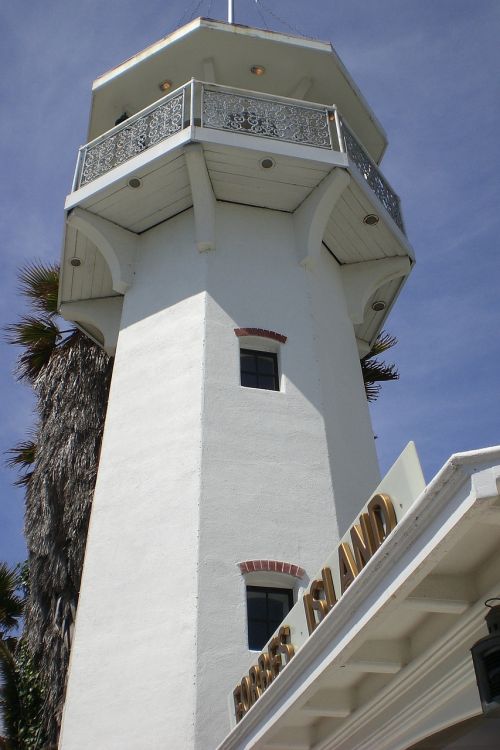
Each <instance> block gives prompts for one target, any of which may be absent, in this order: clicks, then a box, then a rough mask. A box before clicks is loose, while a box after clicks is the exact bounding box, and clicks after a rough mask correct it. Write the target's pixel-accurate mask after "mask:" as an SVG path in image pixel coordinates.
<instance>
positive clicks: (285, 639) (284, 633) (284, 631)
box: [278, 625, 295, 666]
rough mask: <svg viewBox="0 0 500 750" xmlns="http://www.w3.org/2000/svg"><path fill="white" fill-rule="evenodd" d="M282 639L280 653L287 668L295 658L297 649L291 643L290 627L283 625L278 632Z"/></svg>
mask: <svg viewBox="0 0 500 750" xmlns="http://www.w3.org/2000/svg"><path fill="white" fill-rule="evenodd" d="M278 638H279V639H280V653H281V654H283V656H284V657H285V666H286V665H287V664H288V662H289V661H290V660H291V659H292V658H293V657H294V655H295V649H294V647H293V646H292V644H291V643H290V628H289V627H288V625H282V627H281V628H280V629H279V632H278Z"/></svg>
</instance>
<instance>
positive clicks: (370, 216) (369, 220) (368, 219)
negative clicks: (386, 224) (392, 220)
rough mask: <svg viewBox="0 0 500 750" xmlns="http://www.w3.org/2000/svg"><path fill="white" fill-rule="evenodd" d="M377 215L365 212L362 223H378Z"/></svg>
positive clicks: (369, 224) (370, 225)
mask: <svg viewBox="0 0 500 750" xmlns="http://www.w3.org/2000/svg"><path fill="white" fill-rule="evenodd" d="M378 222H379V217H378V216H377V214H366V216H365V218H364V219H363V224H368V226H369V227H374V226H375V224H378Z"/></svg>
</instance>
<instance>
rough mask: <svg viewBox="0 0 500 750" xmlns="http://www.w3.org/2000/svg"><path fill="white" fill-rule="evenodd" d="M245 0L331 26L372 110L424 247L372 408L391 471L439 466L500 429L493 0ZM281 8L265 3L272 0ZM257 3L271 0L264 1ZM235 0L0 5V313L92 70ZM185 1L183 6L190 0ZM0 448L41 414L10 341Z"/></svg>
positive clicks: (57, 199)
mask: <svg viewBox="0 0 500 750" xmlns="http://www.w3.org/2000/svg"><path fill="white" fill-rule="evenodd" d="M263 2H264V4H263V5H262V1H261V2H259V3H255V1H254V0H235V12H236V21H237V22H240V23H246V24H250V25H254V26H261V27H262V26H263V25H264V24H263V21H262V17H263V18H264V19H265V21H266V23H267V25H268V26H269V28H271V29H274V30H281V31H287V30H288V31H290V29H289V28H287V26H286V25H285V24H284V23H283V22H282V20H281V19H285V20H286V21H287V22H288V23H289V24H290V25H291V26H292V27H293V28H294V29H295V30H298V31H301V32H302V33H303V34H304V35H305V36H312V37H316V38H321V39H324V40H329V41H332V42H333V44H334V46H335V48H336V50H337V52H338V53H339V54H340V56H341V58H342V60H343V61H344V63H345V64H346V66H347V68H348V69H349V70H350V72H351V74H352V75H353V77H354V79H355V80H356V82H357V84H358V85H359V87H360V88H361V90H362V91H363V93H364V95H365V96H366V98H367V99H368V101H369V103H370V104H371V106H372V107H373V109H374V110H375V112H376V114H377V116H378V118H379V119H380V120H381V122H382V124H383V125H384V127H385V129H386V131H387V133H388V137H389V148H388V151H387V154H386V157H385V159H384V162H383V171H384V173H385V175H386V176H387V177H388V179H389V181H390V182H391V183H392V184H393V185H394V187H395V188H396V190H397V191H398V192H399V194H400V195H401V198H402V201H403V211H404V216H405V221H406V227H407V232H408V235H409V238H410V241H411V242H412V244H413V246H414V248H415V252H416V257H417V265H416V268H415V270H414V272H413V273H412V275H411V277H410V280H409V281H408V283H407V285H406V287H405V288H404V290H403V293H402V294H401V296H400V298H399V300H398V302H397V304H396V307H395V309H394V311H393V312H392V314H391V317H390V318H389V321H388V325H387V328H388V330H389V331H390V332H391V333H393V334H395V335H396V336H397V337H398V339H399V344H398V346H397V348H396V349H395V350H393V352H394V353H393V359H394V360H395V361H396V362H397V364H398V367H399V369H400V373H401V379H400V381H399V382H397V383H393V384H388V385H387V386H385V388H384V389H383V392H382V396H381V397H380V399H379V401H378V402H377V404H376V405H375V406H374V408H373V410H372V414H373V422H374V429H375V432H376V434H377V435H378V440H377V446H378V450H379V456H380V463H381V468H382V471H385V470H386V469H387V468H388V467H389V466H390V465H391V464H392V462H393V460H394V459H395V458H396V457H397V455H398V454H399V452H400V451H401V449H402V448H403V447H404V445H405V444H406V442H407V441H408V440H409V439H414V440H415V441H416V443H417V448H418V449H419V453H420V456H421V460H422V464H423V467H424V472H425V474H426V477H427V479H430V478H431V477H432V476H433V475H434V474H435V472H436V471H437V470H438V469H439V468H440V466H441V465H442V464H443V463H444V462H445V461H446V459H447V458H448V457H449V456H450V455H451V454H452V453H454V452H457V451H462V450H470V449H473V448H479V447H484V446H487V445H494V444H497V443H500V438H499V425H500V400H499V377H500V375H499V373H500V337H499V324H498V316H499V308H500V304H499V292H498V278H499V276H500V273H499V271H500V261H499V243H500V239H499V238H500V212H499V203H500V184H499V183H500V179H499V177H498V174H499V164H500V137H499V132H500V128H499V117H500V91H499V88H500V45H499V44H498V38H499V35H500V3H498V0H376V1H375V0H335V2H332V1H331V0H328V1H327V0H312V2H307V3H306V2H299V0H288V2H285V0H263ZM267 9H270V10H271V11H272V14H271V13H270V12H269V11H268V10H267ZM259 11H260V14H261V15H259ZM225 12H226V3H225V0H212V1H211V0H202V2H192V3H190V4H189V3H188V4H182V3H180V2H177V1H176V2H170V3H165V2H159V0H143V2H141V3H137V2H132V0H108V1H107V2H102V0H100V2H97V0H81V1H80V2H76V1H75V0H64V2H63V0H45V2H43V3H41V2H38V3H30V2H27V0H18V2H16V3H3V4H2V8H1V9H0V24H1V28H2V45H1V48H0V63H1V66H2V67H1V69H2V72H3V75H2V78H1V81H0V87H1V88H0V101H1V105H2V113H3V116H2V118H1V122H0V149H1V151H2V154H1V164H2V173H3V179H2V180H1V181H0V205H1V209H2V210H1V213H0V222H1V227H0V229H1V237H2V254H3V261H2V269H3V271H2V275H1V276H0V283H1V285H2V291H1V294H0V325H2V326H3V325H5V324H6V323H8V322H10V321H12V320H14V319H15V318H16V316H18V315H19V314H20V312H21V310H22V301H21V300H20V298H19V296H18V294H17V281H16V270H17V268H18V267H19V266H20V265H22V264H23V263H24V262H26V261H28V260H32V259H34V258H41V259H45V260H57V259H58V257H59V252H60V247H61V237H62V225H63V203H64V197H65V195H66V193H67V192H68V191H69V188H70V185H71V179H72V174H73V170H74V165H75V160H76V154H77V149H78V146H79V145H80V144H81V143H82V142H83V141H84V139H85V131H86V125H87V118H88V107H89V102H90V86H91V82H92V80H93V79H94V78H95V77H96V76H97V75H98V74H100V73H102V72H104V71H105V70H107V69H108V68H110V67H112V66H114V65H116V64H117V63H119V62H121V61H122V60H124V59H125V58H127V57H128V56H129V55H131V54H133V53H135V52H137V51H138V50H140V49H141V48H143V47H145V46H146V45H147V44H149V43H151V42H153V41H155V40H156V39H159V38H160V37H162V36H164V35H165V34H166V33H168V32H169V31H171V30H173V29H174V28H175V27H176V26H178V24H179V21H180V20H181V19H182V20H183V21H186V20H190V18H192V17H194V16H197V15H205V16H210V17H213V18H222V19H223V18H225ZM183 15H184V18H182V17H183ZM0 349H1V357H2V359H1V365H2V366H1V368H0V387H1V389H2V399H1V401H0V404H1V424H2V429H1V433H0V451H1V452H2V455H3V454H4V451H5V450H6V449H7V448H8V447H10V446H12V445H13V444H15V443H16V442H18V441H19V440H21V439H23V438H24V437H25V436H26V434H27V432H28V431H29V428H30V424H31V422H32V399H31V396H30V393H29V390H28V389H27V388H26V387H24V386H22V385H19V384H16V382H15V380H14V378H13V375H12V371H13V369H14V363H15V351H14V350H13V349H12V348H11V347H8V346H6V345H5V344H4V343H2V344H1V345H0ZM13 479H14V475H13V473H12V472H11V471H9V470H8V469H6V468H5V467H4V466H3V464H2V465H1V466H0V560H7V561H9V562H15V561H18V560H21V559H23V557H24V555H25V551H24V544H23V540H22V533H21V529H22V515H23V508H22V504H23V498H22V492H21V491H20V490H18V489H16V488H14V487H13V486H12V482H13Z"/></svg>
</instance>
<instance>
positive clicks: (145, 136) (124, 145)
mask: <svg viewBox="0 0 500 750" xmlns="http://www.w3.org/2000/svg"><path fill="white" fill-rule="evenodd" d="M196 126H201V127H204V128H210V129H213V130H224V131H229V132H234V133H239V134H243V135H252V136H256V137H258V138H268V139H271V140H278V141H285V142H287V143H295V144H299V145H302V146H314V147H316V148H322V149H330V150H334V151H340V152H342V153H345V154H347V156H348V158H349V161H350V162H352V163H353V164H354V165H355V167H356V168H357V169H358V170H359V172H360V173H361V175H362V176H363V177H364V179H365V180H366V182H367V184H368V185H369V187H370V188H371V190H372V191H373V192H374V193H375V195H376V196H377V198H378V199H379V201H380V202H381V203H382V205H383V206H384V208H385V209H386V210H387V211H388V213H389V214H390V216H391V217H392V218H393V220H394V221H395V223H396V224H397V225H398V227H399V228H400V229H401V230H402V231H403V232H404V225H403V219H402V216H401V209H400V202H399V198H398V196H397V194H396V193H395V192H394V190H393V189H392V187H391V186H390V185H389V183H388V182H387V180H386V179H385V178H384V177H383V175H382V173H381V172H380V170H379V168H378V166H377V165H376V164H375V162H374V161H373V160H372V159H371V158H370V157H369V156H368V154H367V152H366V151H365V149H364V148H363V147H362V146H361V144H360V143H359V141H358V140H357V138H356V137H355V135H354V134H353V132H352V130H350V128H349V127H348V126H347V124H346V122H345V121H344V120H343V119H342V117H341V116H340V114H339V112H338V111H337V109H336V107H334V106H332V107H325V106H323V105H319V104H304V103H303V102H301V101H298V100H295V99H287V98H284V97H279V96H272V95H269V94H261V93H259V94H257V93H254V92H248V91H240V90H238V89H233V88H229V87H227V86H217V85H215V84H208V83H202V82H200V81H195V80H192V81H190V82H189V83H187V84H186V85H185V86H182V87H181V88H180V89H177V90H176V91H173V92H172V93H171V94H168V95H167V96H165V97H163V98H162V99H160V100H159V101H158V102H155V103H154V104H152V105H150V106H149V107H147V108H146V109H143V110H142V111H141V112H138V113H137V114H136V115H134V116H133V117H130V118H129V119H128V120H125V122H123V123H122V124H120V125H117V126H116V127H114V128H113V129H112V130H110V131H108V132H107V133H104V135H102V136H100V137H99V138H96V139H95V140H94V141H91V142H90V143H88V144H87V145H86V146H82V148H81V149H80V153H79V157H78V164H77V169H76V173H75V180H74V183H73V190H76V189H78V188H80V187H83V186H84V185H87V184H88V183H89V182H92V180H95V179H97V178H98V177H101V176H102V175H104V174H106V173H107V172H109V171H110V170H111V169H113V168H114V167H118V166H120V165H121V164H124V163H125V162H126V161H128V159H131V158H133V157H134V156H137V155H138V154H140V153H142V152H144V151H146V150H147V149H149V148H151V147H152V146H154V145H156V144H157V143H160V141H163V140H166V139H167V138H170V137H171V136H172V135H175V134H176V133H179V132H180V131H181V130H183V129H184V128H187V127H191V128H193V127H196Z"/></svg>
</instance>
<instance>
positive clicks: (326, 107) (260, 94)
mask: <svg viewBox="0 0 500 750" xmlns="http://www.w3.org/2000/svg"><path fill="white" fill-rule="evenodd" d="M192 80H193V83H199V84H201V85H202V86H213V87H214V89H215V90H216V91H217V90H220V89H222V90H224V91H228V92H231V93H233V94H242V95H243V96H248V98H249V99H269V100H270V101H273V102H275V101H280V102H283V103H284V104H290V105H291V106H293V107H302V109H318V110H322V111H324V112H333V111H335V110H336V109H337V107H336V105H335V104H321V103H320V102H309V101H304V99H293V98H291V97H288V96H280V95H279V94H268V93H267V92H265V91H253V90H251V89H239V88H236V87H234V86H224V85H223V84H220V83H210V82H209V81H199V80H198V79H195V78H193V79H192Z"/></svg>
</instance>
